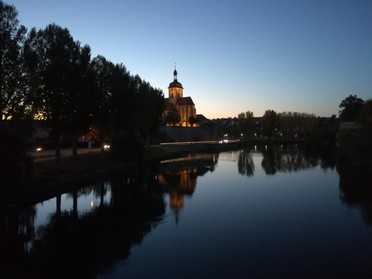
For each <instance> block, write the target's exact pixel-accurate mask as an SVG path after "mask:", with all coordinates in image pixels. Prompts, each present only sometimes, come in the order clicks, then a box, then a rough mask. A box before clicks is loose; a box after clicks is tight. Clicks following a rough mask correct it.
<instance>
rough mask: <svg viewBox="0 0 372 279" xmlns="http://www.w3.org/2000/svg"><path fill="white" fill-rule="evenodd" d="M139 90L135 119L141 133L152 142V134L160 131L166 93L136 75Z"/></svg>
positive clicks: (136, 95) (135, 96)
mask: <svg viewBox="0 0 372 279" xmlns="http://www.w3.org/2000/svg"><path fill="white" fill-rule="evenodd" d="M134 80H135V82H136V87H137V90H136V92H135V95H134V98H135V103H136V108H137V109H136V111H135V119H136V120H137V124H136V126H137V127H138V129H139V131H140V133H141V134H142V135H145V136H146V141H147V144H148V145H149V144H150V134H151V133H154V132H156V131H158V128H159V126H160V117H161V115H162V112H163V109H164V95H163V92H162V91H161V90H160V89H156V88H153V87H152V86H151V85H150V84H149V83H148V82H146V81H143V80H141V78H140V77H139V76H135V77H134Z"/></svg>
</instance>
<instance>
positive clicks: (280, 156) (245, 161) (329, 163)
mask: <svg viewBox="0 0 372 279" xmlns="http://www.w3.org/2000/svg"><path fill="white" fill-rule="evenodd" d="M254 152H259V153H262V156H263V158H262V162H261V167H262V168H263V170H264V171H265V173H266V174H267V175H274V174H276V173H277V172H296V171H299V170H306V169H310V168H314V167H316V166H320V167H321V168H323V169H327V168H331V169H333V168H334V167H335V165H336V160H335V156H334V154H333V151H332V150H329V151H328V152H324V151H321V150H316V149H308V148H304V147H299V146H298V145H288V146H284V145H264V146H250V147H246V148H244V149H242V150H241V151H240V154H239V158H238V171H239V173H240V174H242V175H247V176H253V174H254V170H255V166H254V161H253V158H252V153H254Z"/></svg>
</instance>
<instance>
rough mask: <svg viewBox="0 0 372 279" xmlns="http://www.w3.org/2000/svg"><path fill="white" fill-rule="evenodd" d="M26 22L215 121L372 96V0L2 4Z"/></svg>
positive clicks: (325, 109) (333, 106) (15, 0)
mask: <svg viewBox="0 0 372 279" xmlns="http://www.w3.org/2000/svg"><path fill="white" fill-rule="evenodd" d="M3 1H4V2H5V3H8V4H14V6H15V7H16V8H17V10H18V13H19V17H18V18H19V20H20V23H21V24H23V25H25V26H26V27H27V28H31V27H36V28H44V27H45V26H46V25H48V24H50V23H56V24H58V25H60V26H62V27H66V28H68V29H69V30H70V32H71V35H72V36H73V37H74V39H75V40H78V41H80V42H81V43H82V44H88V45H89V46H90V47H91V49H92V55H93V56H96V55H98V54H100V55H103V56H105V57H106V58H107V59H109V60H110V61H112V62H114V63H123V64H124V65H125V66H126V68H127V69H128V70H129V71H130V73H131V74H138V75H139V76H140V77H141V78H143V79H145V80H146V81H148V82H150V84H151V85H153V86H154V87H157V88H160V89H162V90H163V92H164V94H165V96H166V97H167V96H168V90H167V87H168V85H169V83H170V82H172V80H173V70H174V64H175V63H176V64H177V71H178V80H179V81H180V82H181V83H182V85H183V87H184V96H191V97H192V98H193V100H194V103H195V105H196V109H197V113H201V114H204V115H205V116H206V117H208V118H220V117H235V116H237V115H238V114H239V113H240V112H245V111H248V110H249V111H253V113H254V115H255V116H262V115H263V113H264V112H265V110H268V109H273V110H275V111H277V112H283V111H292V112H293V111H297V112H306V113H313V114H315V115H317V116H331V115H332V114H336V115H338V111H339V108H338V106H339V104H340V103H341V101H342V100H343V99H344V98H345V97H347V96H349V95H350V94H352V95H354V94H356V95H357V96H358V97H360V98H362V99H364V100H366V99H371V98H372V1H371V0H230V1H227V0H225V1H220V0H215V1H211V0H204V1H200V0H188V1H184V0H182V1H181V0H172V1H171V0H143V1H134V0H132V1H126V0H121V1H118V0H64V1H60V0H32V1H31V0H3Z"/></svg>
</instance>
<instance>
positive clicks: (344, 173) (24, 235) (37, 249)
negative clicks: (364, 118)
mask: <svg viewBox="0 0 372 279" xmlns="http://www.w3.org/2000/svg"><path fill="white" fill-rule="evenodd" d="M224 160H225V161H229V162H228V163H227V164H225V165H224V164H222V163H221V168H222V167H223V166H229V167H230V166H231V167H232V168H234V169H235V170H236V168H237V170H238V173H239V174H240V175H238V178H239V179H237V181H242V180H245V181H246V180H250V181H252V182H253V181H255V176H258V174H260V175H262V173H264V174H266V175H267V176H271V177H273V176H274V175H276V174H277V173H280V172H281V173H285V172H287V173H290V172H299V171H300V170H310V169H314V168H315V167H320V168H322V169H323V170H327V169H333V168H335V166H336V160H335V157H334V156H332V154H324V153H318V152H317V151H314V150H307V149H302V148H299V147H298V146H290V147H289V146H288V147H286V146H271V147H270V146H267V147H265V146H263V147H259V146H258V147H251V148H246V149H242V150H238V151H234V152H229V153H227V152H226V153H222V154H214V153H211V154H193V155H189V156H186V157H181V158H177V159H174V160H168V161H163V162H161V163H160V164H159V165H151V166H147V168H146V169H141V170H133V171H128V172H126V173H120V174H115V175H110V176H108V177H107V178H106V179H103V180H100V181H97V182H96V183H94V184H91V185H88V186H86V187H81V186H82V185H77V186H80V187H76V188H75V190H74V191H72V192H71V193H65V194H63V195H59V196H56V197H54V198H52V199H50V200H47V201H44V202H42V203H39V204H36V205H34V206H31V207H26V208H23V209H14V210H9V211H8V212H3V213H1V214H0V278H96V276H97V274H103V273H105V271H106V270H111V268H112V266H113V265H114V264H115V263H117V262H126V261H125V260H126V259H128V257H129V256H130V255H131V251H132V249H133V246H139V245H141V244H142V241H143V240H144V239H145V236H147V235H148V234H149V233H150V232H152V231H153V230H154V228H156V227H157V226H158V225H159V224H163V223H165V222H163V220H164V219H165V218H166V216H165V212H166V202H165V198H169V203H168V204H169V207H170V209H171V210H172V211H173V212H174V214H175V218H176V223H177V222H178V218H179V212H180V211H181V210H183V209H186V208H187V204H186V205H185V197H192V196H193V195H196V193H195V189H196V187H197V185H198V178H200V177H203V176H205V177H209V176H212V174H213V175H216V173H218V171H215V170H216V169H217V168H218V167H219V161H220V162H222V161H224ZM235 164H236V166H235ZM255 164H256V165H255ZM261 169H262V170H263V172H260V170H261ZM255 172H256V173H255ZM338 172H339V175H340V181H339V183H340V184H339V188H340V193H341V199H342V201H343V202H344V203H345V204H347V205H348V206H351V207H358V208H359V209H360V210H361V212H362V214H363V217H364V219H365V221H366V223H367V224H369V225H372V191H371V189H372V187H371V181H372V180H371V174H370V173H362V172H361V173H358V174H356V173H355V172H348V170H343V169H340V168H338ZM221 173H224V172H220V173H219V174H218V175H221ZM304 173H306V172H304ZM224 174H225V173H224ZM318 174H319V171H318ZM242 176H245V177H242ZM263 176H264V175H263ZM220 177H222V175H221V176H220ZM291 177H292V176H291ZM333 177H334V176H333ZM260 178H261V177H260ZM220 179H221V178H220ZM229 179H234V178H233V175H231V174H229ZM199 181H200V180H199ZM257 181H258V180H256V183H257ZM319 181H320V180H319ZM236 183H238V182H236ZM252 185H254V184H252ZM257 185H262V184H257ZM278 185H280V184H278ZM262 188H265V189H264V190H265V191H268V189H271V188H269V187H254V186H252V187H241V189H243V190H244V191H245V193H249V194H250V195H246V196H245V195H244V193H243V194H242V195H241V192H239V191H240V190H241V189H240V188H239V187H234V188H233V189H231V188H227V187H225V188H222V186H218V187H210V188H209V189H210V191H218V190H220V191H221V190H222V191H225V192H224V196H223V198H224V199H225V197H226V200H223V201H224V203H219V204H218V205H217V206H216V205H215V204H212V205H211V204H209V205H210V206H211V208H213V209H214V210H210V211H209V212H212V213H211V214H213V213H216V214H217V216H209V215H208V220H213V222H211V223H210V224H212V226H213V224H215V227H214V229H215V230H216V231H217V230H218V231H224V230H225V231H224V233H225V234H227V235H229V234H228V232H229V231H230V233H232V236H239V237H241V238H242V239H243V238H244V239H246V240H247V241H246V243H253V242H254V241H253V242H251V241H252V240H256V239H261V243H262V244H265V245H266V243H268V244H267V246H262V247H261V246H260V247H259V249H258V248H257V251H256V252H257V253H258V254H259V251H260V249H262V248H265V247H266V248H265V249H267V250H266V251H272V249H273V248H272V247H269V246H270V245H272V244H273V243H272V244H270V239H274V240H275V239H276V240H278V242H277V243H280V244H281V245H285V243H284V242H279V240H280V239H281V238H280V237H278V235H279V236H280V235H281V232H283V235H287V233H288V232H290V231H291V228H289V227H288V228H287V227H286V223H285V221H283V222H281V221H280V220H290V219H291V218H293V216H296V210H288V208H289V206H288V207H286V206H284V207H283V204H285V202H277V201H287V200H290V199H291V198H292V199H293V200H296V201H297V197H296V198H293V195H295V194H296V193H292V192H288V191H289V190H288V189H289V188H290V187H288V185H287V186H286V190H284V189H281V188H280V187H276V188H275V200H271V203H270V202H269V201H270V199H269V198H268V197H267V192H261V191H260V190H261V189H262ZM283 188H284V187H283ZM318 188H321V187H318ZM318 188H317V187H314V188H311V189H310V190H309V188H308V191H309V192H312V191H315V190H314V189H318ZM327 188H328V189H329V188H331V187H323V189H327ZM296 189H298V187H296ZM203 190H204V191H209V190H206V189H203ZM229 191H230V192H229ZM270 191H273V190H272V189H271V190H270ZM286 191H287V192H286ZM302 191H306V189H305V188H304V189H302ZM327 191H328V190H327ZM282 192H283V193H284V194H282ZM164 193H165V194H166V195H164ZM198 194H199V192H198ZM226 194H227V195H226ZM230 194H231V195H230ZM271 194H273V192H271ZM281 194H282V196H280V195H281ZM297 194H298V193H297ZM322 194H324V193H322ZM216 195H219V194H216ZM286 195H288V196H286ZM291 195H292V196H291ZM206 196H211V195H210V194H209V193H208V194H207V195H206ZM227 196H229V197H227ZM232 197H234V198H232ZM249 197H250V198H249ZM306 197H307V196H306ZM204 198H205V197H204ZM228 199H230V200H228ZM234 199H235V200H234ZM238 200H239V201H243V202H242V203H240V204H239V203H238V202H237V201H238ZM228 201H230V203H228ZM209 202H211V201H210V200H209ZM234 202H236V204H237V205H238V206H240V209H242V211H243V212H242V215H241V216H235V215H228V213H229V212H230V211H229V210H231V212H235V210H236V208H235V207H234ZM265 202H266V204H270V206H264V208H265V210H268V211H265V210H263V211H260V210H259V209H260V208H261V207H260V204H261V203H265ZM212 203H213V202H212ZM205 204H207V203H204V202H201V203H199V206H203V205H205ZM299 204H300V203H299ZM303 204H306V203H305V202H304V203H302V202H301V205H303ZM194 205H195V204H194ZM327 205H328V204H327ZM317 206H319V205H317ZM271 207H275V208H278V209H279V210H278V212H279V211H280V214H279V213H278V212H275V211H269V209H268V208H271ZM313 208H314V206H312V205H311V206H309V207H308V208H306V207H304V208H302V209H303V211H302V213H301V214H306V212H307V211H306V210H304V209H308V210H309V211H310V210H312V209H313ZM324 208H326V207H324V206H323V209H324ZM248 209H249V210H248ZM201 210H203V208H202V209H201ZM286 210H288V212H290V214H294V215H290V216H281V214H285V212H286ZM185 212H186V210H185ZM198 212H199V213H200V211H198ZM265 212H266V213H267V214H266V215H265ZM268 212H270V213H268ZM319 212H320V211H319ZM319 212H317V213H319ZM322 212H324V210H323V211H322ZM334 212H339V211H337V210H335V211H334ZM222 213H223V214H222ZM275 213H278V216H279V215H280V216H281V217H280V218H282V219H280V218H276V219H275V222H272V219H270V216H271V215H272V214H275ZM208 214H210V213H208ZM218 214H222V215H218ZM224 214H227V215H224ZM200 215H203V214H200ZM325 215H326V214H325ZM221 216H229V218H226V219H224V220H223V221H221V224H220V223H219V222H217V221H216V222H215V223H214V221H215V220H218V219H221ZM199 217H200V216H199ZM307 217H308V218H309V217H310V218H311V217H314V216H310V215H308V216H307ZM188 218H190V216H188ZM200 218H201V217H200ZM265 218H266V219H265ZM323 218H325V216H323ZM201 219H202V218H201ZM261 219H262V220H261ZM300 219H306V218H302V217H301V218H300ZM317 219H318V218H317V217H316V216H315V218H314V220H317ZM331 219H332V217H331ZM193 220H194V219H193ZM236 220H239V221H236ZM244 220H249V221H247V222H248V223H249V230H246V231H244V230H242V231H243V232H245V233H244V234H242V235H240V234H238V232H239V228H237V229H236V227H238V226H239V224H240V222H243V221H244ZM322 220H325V219H322ZM276 221H277V222H276ZM329 221H330V220H326V221H324V223H329ZM290 223H291V222H288V224H289V225H288V226H291V225H290ZM228 224H233V225H230V227H229V225H228ZM199 225H200V224H199ZM256 226H257V227H258V228H261V230H260V229H258V231H256V230H255V227H256ZM273 226H274V227H275V226H276V228H278V229H279V231H278V235H275V233H273V234H272V235H270V237H267V238H265V236H268V234H269V231H270V230H271V228H272V227H273ZM339 226H340V227H342V225H339ZM173 227H174V226H173ZM177 228H179V227H177ZM226 228H229V229H226ZM296 228H297V229H298V232H299V235H305V236H307V237H309V238H310V235H311V233H309V232H308V231H307V232H303V231H302V227H301V226H298V227H294V228H293V227H292V230H293V229H294V231H296V230H295V229H296ZM310 228H312V227H310ZM230 229H231V230H230ZM235 229H236V230H235ZM242 229H244V228H242ZM316 229H317V230H318V229H320V227H317V228H316ZM314 230H315V229H314ZM208 232H209V233H211V231H208ZM180 233H181V232H180ZM235 233H236V235H235ZM192 235H193V234H191V236H190V237H191V238H190V239H191V240H190V239H189V240H187V241H186V240H185V239H184V238H182V239H183V240H184V241H185V243H191V242H192ZM197 235H198V238H197V239H196V238H195V239H194V240H195V241H197V242H198V243H201V242H205V243H208V240H206V239H199V234H197ZM205 235H208V234H205ZM209 235H210V236H213V237H215V239H214V240H215V241H216V243H220V242H219V241H220V239H219V238H218V237H219V236H220V234H219V233H216V234H214V233H213V232H212V234H209ZM221 235H223V233H221ZM194 236H195V234H194ZM297 236H298V235H297ZM239 237H237V239H239ZM250 237H251V238H250ZM301 237H302V236H301ZM222 239H224V238H222ZM310 239H311V238H310ZM315 239H316V238H315ZM230 240H231V242H232V244H231V247H229V244H226V243H225V242H223V243H225V244H224V245H225V246H224V247H225V248H226V247H227V248H226V249H230V250H234V249H236V251H235V250H234V253H236V254H242V255H246V254H248V253H249V249H244V252H243V251H237V250H238V249H239V247H240V246H239V245H242V247H243V246H244V245H245V244H244V243H243V242H242V243H240V242H239V243H238V244H239V245H238V244H237V243H235V242H234V239H233V238H231V239H230ZM224 241H226V239H224ZM227 242H228V241H227ZM234 243H235V244H234ZM277 243H276V244H277ZM323 243H328V241H327V242H323ZM329 243H331V242H329ZM212 244H213V243H212ZM274 244H275V242H274ZM296 244H301V245H302V242H301V241H300V240H299V242H298V243H296ZM219 245H220V244H219ZM234 245H235V246H234ZM252 245H253V244H252ZM324 245H325V244H324ZM329 245H331V244H329ZM217 246H218V245H216V247H215V248H216V249H217ZM305 246H306V245H305ZM209 247H210V246H209ZM218 247H220V246H218ZM234 247H235V248H234ZM252 247H253V248H254V245H253V246H252ZM252 247H251V248H252ZM268 247H269V248H268ZM184 248H185V247H184ZM212 248H213V245H212ZM292 248H293V247H292ZM230 250H228V251H230ZM279 250H280V251H281V249H279ZM283 250H285V249H284V248H283ZM217 251H220V250H218V249H217ZM273 251H275V249H274V250H273ZM295 251H296V250H295ZM225 252H226V251H225ZM230 252H231V251H230ZM289 253H290V252H289ZM206 254H207V255H210V254H208V252H206ZM232 254H233V253H230V254H229V255H232ZM213 255H215V254H214V253H213ZM199 256H200V257H201V258H204V256H203V255H202V254H200V255H199ZM261 256H262V255H261ZM284 256H285V255H284ZM153 260H154V261H156V259H153ZM233 260H234V259H231V261H233ZM240 260H242V259H241V258H240ZM174 268H175V269H177V268H179V267H174ZM220 268H223V266H222V265H221V267H220Z"/></svg>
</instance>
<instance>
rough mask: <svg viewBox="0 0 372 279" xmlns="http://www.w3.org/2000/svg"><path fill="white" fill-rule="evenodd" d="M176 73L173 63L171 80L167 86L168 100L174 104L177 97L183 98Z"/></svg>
mask: <svg viewBox="0 0 372 279" xmlns="http://www.w3.org/2000/svg"><path fill="white" fill-rule="evenodd" d="M177 74H178V73H177V70H176V65H174V71H173V82H171V83H170V84H169V87H168V94H169V100H170V102H171V103H173V104H174V105H176V103H177V100H178V99H179V98H183V87H182V84H181V83H180V82H178V80H177Z"/></svg>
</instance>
